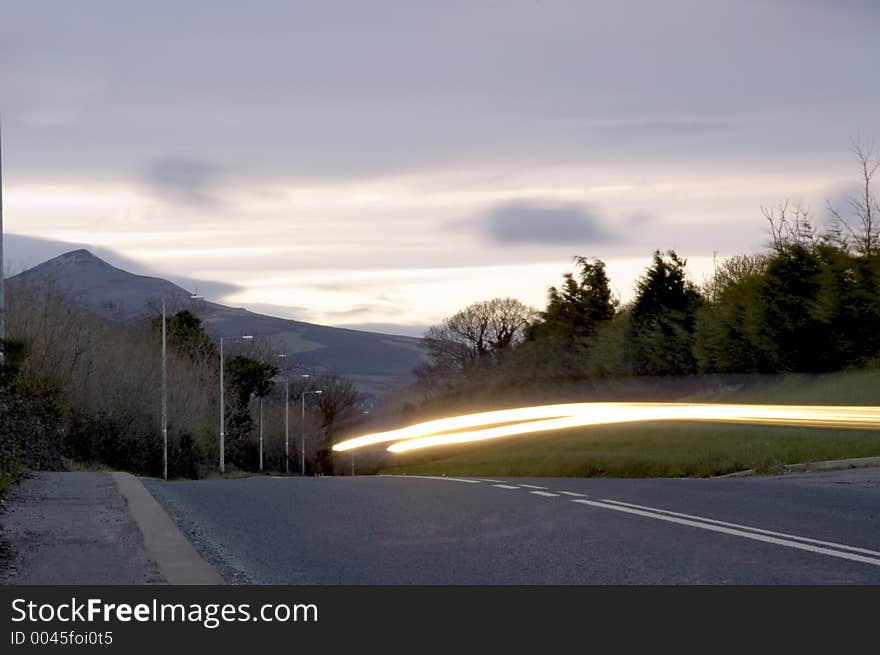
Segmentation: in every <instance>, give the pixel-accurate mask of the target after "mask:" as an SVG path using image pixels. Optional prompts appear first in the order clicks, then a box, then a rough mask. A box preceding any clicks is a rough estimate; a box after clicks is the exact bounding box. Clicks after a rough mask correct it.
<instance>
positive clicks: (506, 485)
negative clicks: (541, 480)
mask: <svg viewBox="0 0 880 655" xmlns="http://www.w3.org/2000/svg"><path fill="white" fill-rule="evenodd" d="M492 486H493V487H498V488H499V489H519V487H514V486H513V485H512V484H493V485H492Z"/></svg>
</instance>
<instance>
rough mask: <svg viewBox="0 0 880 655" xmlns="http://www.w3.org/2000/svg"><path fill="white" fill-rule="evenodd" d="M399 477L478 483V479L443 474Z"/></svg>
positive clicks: (404, 476)
mask: <svg viewBox="0 0 880 655" xmlns="http://www.w3.org/2000/svg"><path fill="white" fill-rule="evenodd" d="M394 477H401V478H419V479H420V480H449V481H450V482H467V483H468V484H480V481H479V480H466V479H465V478H447V477H446V476H445V475H444V476H440V475H401V476H394Z"/></svg>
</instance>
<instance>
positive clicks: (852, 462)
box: [714, 457, 880, 479]
mask: <svg viewBox="0 0 880 655" xmlns="http://www.w3.org/2000/svg"><path fill="white" fill-rule="evenodd" d="M872 467H880V457H851V458H849V459H828V460H824V461H821V462H803V463H801V464H784V465H782V466H781V467H780V470H779V472H778V473H758V472H757V471H755V469H747V470H745V471H736V472H735V473H728V474H727V475H716V476H714V477H715V478H716V479H721V478H748V477H756V476H762V475H763V476H765V477H772V476H775V475H787V474H789V473H820V472H823V471H849V470H850V469H864V468H872Z"/></svg>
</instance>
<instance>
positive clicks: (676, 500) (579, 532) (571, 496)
mask: <svg viewBox="0 0 880 655" xmlns="http://www.w3.org/2000/svg"><path fill="white" fill-rule="evenodd" d="M144 483H145V484H146V486H147V488H148V489H149V490H150V491H151V492H152V493H153V494H154V496H156V497H157V499H158V500H159V501H160V502H161V503H162V505H163V506H164V507H165V508H166V509H167V510H169V512H170V513H171V514H172V516H173V517H174V518H175V520H177V522H178V524H179V525H180V526H181V528H182V529H183V531H184V532H185V533H187V535H188V536H189V537H190V539H191V540H192V541H193V542H194V543H195V545H196V547H197V549H199V551H200V552H201V553H202V555H203V556H204V557H205V558H206V559H207V560H208V561H210V562H212V563H214V564H215V565H216V566H217V568H218V570H219V571H220V572H221V574H223V575H224V577H225V578H226V580H227V581H229V582H235V583H245V582H250V583H255V584H839V583H842V584H880V469H866V470H859V471H844V472H836V473H823V474H800V475H790V476H784V477H774V478H732V479H731V478H728V479H711V480H706V479H641V480H625V479H599V478H590V479H582V478H577V479H575V478H552V479H532V478H505V477H498V478H493V479H492V480H486V479H467V480H459V479H453V478H439V479H438V478H422V477H415V476H402V477H398V476H395V477H390V476H389V477H386V476H363V477H354V478H352V477H343V478H331V477H325V478H281V477H278V478H274V477H252V478H245V479H240V480H209V481H172V482H162V481H160V480H145V481H144Z"/></svg>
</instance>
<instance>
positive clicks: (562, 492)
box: [559, 491, 587, 498]
mask: <svg viewBox="0 0 880 655" xmlns="http://www.w3.org/2000/svg"><path fill="white" fill-rule="evenodd" d="M559 493H561V494H565V495H566V496H577V497H578V498H586V497H587V494H576V493H575V492H573V491H560V492H559Z"/></svg>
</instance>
